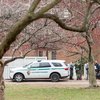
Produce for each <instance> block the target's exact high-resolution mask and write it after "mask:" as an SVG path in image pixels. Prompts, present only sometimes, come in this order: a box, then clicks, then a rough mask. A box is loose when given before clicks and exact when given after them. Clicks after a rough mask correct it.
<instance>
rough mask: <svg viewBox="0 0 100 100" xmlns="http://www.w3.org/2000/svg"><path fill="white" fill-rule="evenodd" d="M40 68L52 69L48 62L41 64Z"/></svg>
mask: <svg viewBox="0 0 100 100" xmlns="http://www.w3.org/2000/svg"><path fill="white" fill-rule="evenodd" d="M39 67H51V65H50V64H49V63H48V62H41V63H40V65H39Z"/></svg>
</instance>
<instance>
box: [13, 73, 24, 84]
mask: <svg viewBox="0 0 100 100" xmlns="http://www.w3.org/2000/svg"><path fill="white" fill-rule="evenodd" d="M23 79H24V76H23V74H21V73H17V74H15V75H14V80H15V81H16V82H22V81H23Z"/></svg>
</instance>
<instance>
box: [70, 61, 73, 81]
mask: <svg viewBox="0 0 100 100" xmlns="http://www.w3.org/2000/svg"><path fill="white" fill-rule="evenodd" d="M73 67H74V65H73V64H72V63H71V64H70V77H69V79H70V80H73Z"/></svg>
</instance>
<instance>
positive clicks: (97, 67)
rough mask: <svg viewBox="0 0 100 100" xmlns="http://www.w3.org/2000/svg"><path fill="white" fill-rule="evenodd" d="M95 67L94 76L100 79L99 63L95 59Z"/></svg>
mask: <svg viewBox="0 0 100 100" xmlns="http://www.w3.org/2000/svg"><path fill="white" fill-rule="evenodd" d="M95 67H96V70H95V71H96V78H97V79H100V65H99V64H98V62H97V61H95Z"/></svg>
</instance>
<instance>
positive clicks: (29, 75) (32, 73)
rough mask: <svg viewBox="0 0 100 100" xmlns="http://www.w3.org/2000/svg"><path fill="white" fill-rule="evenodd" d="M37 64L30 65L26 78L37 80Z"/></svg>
mask: <svg viewBox="0 0 100 100" xmlns="http://www.w3.org/2000/svg"><path fill="white" fill-rule="evenodd" d="M38 68H39V63H32V64H31V65H30V66H29V67H28V70H27V78H38Z"/></svg>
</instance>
